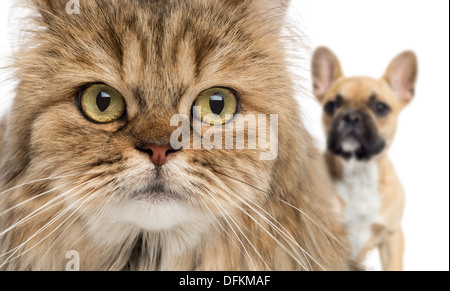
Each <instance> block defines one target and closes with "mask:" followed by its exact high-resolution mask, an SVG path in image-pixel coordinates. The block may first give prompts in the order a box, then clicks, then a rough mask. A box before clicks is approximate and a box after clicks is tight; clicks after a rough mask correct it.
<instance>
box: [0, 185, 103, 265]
mask: <svg viewBox="0 0 450 291" xmlns="http://www.w3.org/2000/svg"><path fill="white" fill-rule="evenodd" d="M92 193H94V194H93V195H91V194H92ZM96 193H98V191H95V192H94V190H92V191H90V192H88V193H87V194H86V195H84V196H83V197H81V198H80V199H78V200H77V201H75V202H74V203H72V205H70V206H69V207H67V208H66V210H64V211H63V212H62V213H60V214H59V215H57V216H56V217H55V218H53V219H52V220H50V221H49V222H48V223H47V224H46V225H44V226H43V227H42V228H40V229H39V230H38V231H37V232H36V233H34V234H33V235H32V236H31V237H30V238H28V239H27V240H26V241H25V242H23V243H22V244H21V245H19V246H18V247H16V248H15V249H16V250H15V251H14V252H13V253H12V254H11V255H10V256H9V257H8V258H7V259H6V261H5V262H4V263H3V264H2V265H1V266H0V267H3V266H4V265H5V264H7V263H10V262H12V261H14V260H16V259H18V258H20V257H22V256H24V255H25V254H27V253H28V252H30V251H32V250H33V249H34V248H36V247H37V246H38V245H39V244H41V243H42V242H43V241H44V240H46V239H47V238H48V237H50V236H51V235H52V234H53V233H55V232H56V231H57V230H58V229H59V228H60V227H61V226H62V225H64V224H65V223H66V222H67V221H68V220H69V219H70V218H71V217H72V216H73V215H75V213H77V212H78V211H79V210H80V208H82V207H83V206H84V205H85V204H86V203H87V202H88V201H89V200H92V198H93V197H95V194H96ZM88 196H89V197H88ZM86 197H88V198H86ZM81 201H82V203H81V204H80V205H79V206H78V207H77V208H76V209H75V210H74V211H73V212H72V214H70V215H69V217H68V218H66V219H65V220H64V221H63V222H62V223H61V224H59V225H58V226H57V227H56V228H55V229H53V230H52V231H51V232H50V233H49V234H48V235H46V236H45V237H44V238H43V239H41V240H40V241H39V242H37V243H36V244H34V245H33V246H32V247H30V248H29V249H27V250H25V251H23V252H22V253H21V254H19V255H17V256H16V257H13V256H14V255H15V254H16V253H17V252H18V251H19V250H20V249H21V248H23V247H24V246H25V245H26V244H27V243H28V242H30V241H31V240H32V239H34V238H35V237H36V236H38V235H39V234H40V233H42V232H43V231H45V230H46V229H47V228H49V227H50V226H51V225H52V224H54V223H56V222H57V221H58V220H59V219H60V218H61V217H63V216H64V215H65V214H66V213H68V212H69V211H70V210H71V209H72V208H73V207H75V206H76V205H77V204H78V203H79V202H81ZM86 209H87V208H85V210H86ZM3 256H4V255H0V258H1V257H3Z"/></svg>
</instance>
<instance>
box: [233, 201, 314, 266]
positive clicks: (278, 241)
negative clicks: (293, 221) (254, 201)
mask: <svg viewBox="0 0 450 291" xmlns="http://www.w3.org/2000/svg"><path fill="white" fill-rule="evenodd" d="M232 204H233V205H234V206H235V207H237V208H238V209H239V210H241V211H242V212H243V213H244V214H245V215H247V216H248V217H249V218H250V219H251V220H253V221H254V222H255V223H256V224H257V225H258V226H259V227H261V228H262V229H263V230H264V231H265V232H266V233H267V234H268V235H269V236H270V237H271V238H272V239H273V240H274V241H275V242H276V243H277V244H278V245H279V246H280V247H281V248H282V249H283V250H284V251H285V252H286V253H287V254H288V255H289V256H291V257H292V259H294V260H295V261H296V262H297V263H298V264H299V265H300V266H301V267H303V268H304V269H305V270H308V267H307V266H306V264H305V263H304V262H303V259H302V258H301V256H300V254H298V253H297V252H296V251H295V249H294V248H293V247H292V245H291V244H290V243H289V242H288V241H287V243H288V244H289V245H290V246H291V248H292V249H293V250H294V252H295V253H296V255H297V256H298V257H300V260H299V259H297V258H296V256H295V255H294V254H293V253H292V252H291V251H289V250H288V248H287V247H286V246H285V245H284V244H283V243H282V242H281V241H280V240H279V239H277V238H276V237H275V236H274V235H273V234H272V233H270V231H269V230H267V229H266V228H265V227H264V226H263V225H261V223H259V222H258V221H257V220H256V219H255V218H254V217H253V216H251V215H250V213H248V211H246V210H245V209H243V208H242V207H241V206H240V205H238V204H236V203H232ZM285 240H286V239H285Z"/></svg>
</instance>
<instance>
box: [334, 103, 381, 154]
mask: <svg viewBox="0 0 450 291" xmlns="http://www.w3.org/2000/svg"><path fill="white" fill-rule="evenodd" d="M348 139H353V140H354V141H356V142H357V143H359V145H360V146H359V149H357V150H355V152H346V151H345V150H344V149H343V146H342V145H343V143H344V142H345V141H346V140H348ZM385 147H386V142H385V141H384V139H383V138H381V137H380V135H379V132H378V128H377V126H376V124H375V122H374V121H373V120H372V117H371V116H370V115H369V114H367V113H365V112H363V111H360V110H352V109H348V110H345V111H343V112H341V113H340V114H339V115H338V116H336V118H335V121H334V123H333V127H332V129H331V131H330V135H329V137H328V150H329V151H330V152H332V153H333V154H335V155H338V156H342V157H344V158H346V159H350V158H352V157H356V158H357V159H358V160H370V159H371V158H372V157H373V156H376V155H378V154H380V153H381V152H382V151H383V150H384V148H385Z"/></svg>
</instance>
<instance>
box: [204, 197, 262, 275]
mask: <svg viewBox="0 0 450 291" xmlns="http://www.w3.org/2000/svg"><path fill="white" fill-rule="evenodd" d="M208 193H209V194H210V195H212V196H215V194H213V193H212V192H211V191H208ZM213 199H214V200H216V202H217V203H219V202H218V201H217V199H216V198H214V197H213ZM221 208H222V209H223V210H224V211H225V212H226V213H227V215H228V217H229V218H230V219H231V220H232V221H233V223H234V224H235V225H236V227H237V228H238V230H239V231H240V232H241V234H242V235H243V236H244V238H245V239H246V240H247V242H248V243H249V244H250V246H251V247H252V248H253V250H254V251H255V253H256V254H257V255H258V257H259V258H260V259H261V261H262V262H263V263H264V265H265V266H266V268H267V269H268V270H270V267H269V265H268V264H267V263H266V261H265V260H264V258H263V257H262V256H261V254H260V253H259V251H258V250H257V249H256V247H255V246H254V245H253V243H252V242H251V241H250V240H249V239H248V237H247V236H246V235H245V234H244V232H243V231H242V230H241V228H240V227H239V225H238V224H237V223H236V221H235V220H234V219H233V218H232V217H231V215H230V214H229V212H228V211H226V210H225V208H223V207H222V206H221Z"/></svg>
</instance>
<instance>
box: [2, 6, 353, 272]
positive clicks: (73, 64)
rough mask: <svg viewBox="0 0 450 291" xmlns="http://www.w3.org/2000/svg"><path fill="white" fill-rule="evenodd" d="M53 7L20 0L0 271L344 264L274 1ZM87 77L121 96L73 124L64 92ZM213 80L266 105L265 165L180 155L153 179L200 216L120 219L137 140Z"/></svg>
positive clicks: (243, 154)
mask: <svg viewBox="0 0 450 291" xmlns="http://www.w3.org/2000/svg"><path fill="white" fill-rule="evenodd" d="M66 3H67V1H66V0H33V1H31V0H29V2H28V4H30V5H31V7H32V8H33V9H35V11H39V13H36V14H37V15H38V16H37V17H36V19H35V20H34V21H35V22H34V23H35V24H36V26H35V27H36V29H35V30H33V31H32V32H30V33H29V34H28V39H27V41H26V42H25V44H24V45H23V46H22V49H21V50H20V51H19V52H18V53H17V54H16V56H15V60H16V62H15V66H14V67H15V77H16V78H17V79H18V80H19V83H18V86H17V89H16V96H15V99H14V103H13V106H12V108H11V110H10V112H9V114H8V115H7V116H6V117H5V119H4V121H3V123H2V125H1V127H0V128H1V132H0V137H1V140H0V154H1V165H0V167H1V173H0V177H1V180H0V193H1V194H0V212H1V213H0V256H1V257H0V266H1V267H0V269H3V270H64V268H65V266H66V263H67V259H66V253H67V251H69V250H76V251H78V252H79V253H80V256H81V269H82V270H344V269H346V268H347V267H346V262H345V254H346V251H345V248H344V243H342V242H340V241H339V237H340V225H339V223H338V219H337V216H336V215H334V212H335V209H334V205H333V203H332V201H333V199H334V198H333V197H330V196H329V193H331V192H330V188H329V181H328V180H327V179H326V178H324V177H326V174H325V173H324V170H323V169H324V167H323V165H322V162H321V159H320V155H318V154H317V152H316V149H315V148H314V147H313V144H312V142H311V139H310V136H309V135H308V134H307V132H306V130H305V128H304V127H303V125H302V123H301V120H300V117H299V116H300V114H299V108H298V105H297V103H296V101H295V100H294V98H293V96H294V89H293V88H294V86H293V80H292V77H291V75H290V73H289V72H288V70H287V64H286V61H285V57H286V56H285V54H284V53H283V51H284V50H283V47H282V42H281V41H280V37H281V33H280V31H281V24H282V22H283V21H282V20H283V18H284V17H283V16H284V12H285V7H286V5H287V3H286V1H280V0H278V1H266V0H220V1H218V0H189V1H185V0H139V1H138V0H127V1H123V0H89V1H87V0H81V14H80V15H76V14H74V15H68V14H67V13H66V11H65V6H66ZM98 82H101V83H106V84H108V85H110V86H112V87H114V88H115V89H116V90H118V91H119V92H120V93H121V94H122V95H123V96H124V98H125V100H126V103H127V116H126V117H125V118H123V119H121V120H119V121H117V122H114V123H111V124H108V125H99V124H93V123H91V122H89V121H88V120H86V119H85V118H84V117H83V115H82V114H81V113H80V111H79V110H78V108H77V106H76V97H77V95H78V92H79V91H80V90H81V88H82V87H83V86H85V85H86V84H90V83H98ZM216 86H223V87H229V88H233V89H234V90H236V91H237V92H239V99H240V102H241V108H240V110H241V113H242V114H279V155H278V158H277V159H276V160H275V161H260V159H259V153H260V152H261V151H260V150H240V151H234V150H212V151H207V150H182V151H180V152H178V153H176V155H175V156H174V157H173V162H172V163H168V165H167V167H166V168H165V169H164V171H163V175H164V176H165V179H167V180H168V181H169V182H170V183H171V184H173V185H174V186H173V188H174V189H177V192H178V193H182V195H181V194H179V195H180V196H182V198H183V199H182V203H184V204H185V205H187V206H186V207H188V209H192V213H193V216H196V217H200V218H201V217H203V216H202V215H206V216H205V217H207V219H206V220H205V219H197V218H193V219H192V220H191V221H187V222H186V223H181V224H178V225H176V226H173V227H171V228H165V229H160V230H158V229H156V230H155V229H146V228H144V227H142V226H140V225H138V224H137V223H131V222H129V221H126V219H124V220H123V221H121V217H122V212H121V211H120V209H124V208H121V207H125V206H123V205H127V204H126V203H127V202H128V201H129V200H130V199H132V198H131V195H132V194H131V193H132V192H133V190H131V189H137V187H138V186H140V185H142V184H143V183H145V181H148V177H154V176H155V175H156V174H155V169H154V168H153V167H152V165H151V163H150V161H149V160H148V157H146V156H145V155H143V154H142V153H141V152H139V151H137V150H136V146H137V145H138V144H140V143H142V142H148V141H152V142H154V143H161V144H163V143H167V141H168V139H169V137H170V134H171V133H172V131H173V130H174V128H173V127H170V118H171V117H172V116H173V115H174V114H176V113H183V114H190V109H191V106H192V103H193V102H194V100H195V99H196V98H197V96H198V94H199V93H200V92H202V91H204V90H206V89H208V88H211V87H216ZM180 203H181V202H180ZM219 204H220V205H219ZM167 216H168V217H169V216H170V214H168V215H167ZM111 217H114V219H112V218H111Z"/></svg>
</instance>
